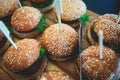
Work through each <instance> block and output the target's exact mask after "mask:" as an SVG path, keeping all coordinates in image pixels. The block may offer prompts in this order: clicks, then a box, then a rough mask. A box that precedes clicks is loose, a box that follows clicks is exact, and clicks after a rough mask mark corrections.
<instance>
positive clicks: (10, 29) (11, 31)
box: [7, 26, 13, 34]
mask: <svg viewBox="0 0 120 80" xmlns="http://www.w3.org/2000/svg"><path fill="white" fill-rule="evenodd" d="M7 29H8V30H9V31H10V34H12V33H13V30H12V28H10V27H8V26H7Z"/></svg>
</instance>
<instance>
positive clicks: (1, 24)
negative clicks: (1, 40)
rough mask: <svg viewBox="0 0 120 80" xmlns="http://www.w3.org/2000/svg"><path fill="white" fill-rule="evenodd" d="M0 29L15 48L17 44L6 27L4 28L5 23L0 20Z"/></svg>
mask: <svg viewBox="0 0 120 80" xmlns="http://www.w3.org/2000/svg"><path fill="white" fill-rule="evenodd" d="M0 30H1V31H2V32H3V34H4V35H5V37H6V38H7V39H8V41H9V42H10V43H11V44H12V45H13V47H14V48H15V49H17V46H16V45H15V43H14V42H13V40H12V39H11V37H10V32H9V31H8V29H7V28H6V26H5V24H4V23H3V22H2V21H0Z"/></svg>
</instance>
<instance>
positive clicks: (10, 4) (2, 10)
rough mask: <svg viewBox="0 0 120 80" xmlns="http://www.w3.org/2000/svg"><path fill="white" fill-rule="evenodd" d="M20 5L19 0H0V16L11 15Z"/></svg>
mask: <svg viewBox="0 0 120 80" xmlns="http://www.w3.org/2000/svg"><path fill="white" fill-rule="evenodd" d="M18 7H19V5H18V2H17V0H0V18H2V17H5V16H8V15H11V14H12V13H13V12H14V11H15V10H16V9H17V8H18Z"/></svg>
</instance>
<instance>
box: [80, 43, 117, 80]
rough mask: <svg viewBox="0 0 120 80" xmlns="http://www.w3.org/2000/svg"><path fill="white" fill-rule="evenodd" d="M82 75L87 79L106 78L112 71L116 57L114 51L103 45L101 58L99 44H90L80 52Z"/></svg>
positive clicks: (102, 79) (103, 79) (104, 79)
mask: <svg viewBox="0 0 120 80" xmlns="http://www.w3.org/2000/svg"><path fill="white" fill-rule="evenodd" d="M81 59H82V70H83V74H84V77H87V78H88V79H89V80H107V78H108V77H110V75H111V74H112V73H114V71H115V68H116V65H117V60H118V57H117V55H116V53H115V52H114V51H113V50H112V49H110V48H108V47H105V46H103V58H102V59H100V54H99V46H98V45H95V46H90V47H88V48H87V49H85V50H84V51H83V52H82V53H81Z"/></svg>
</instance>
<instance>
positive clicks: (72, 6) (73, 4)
mask: <svg viewBox="0 0 120 80" xmlns="http://www.w3.org/2000/svg"><path fill="white" fill-rule="evenodd" d="M68 1H69V0H62V9H63V13H62V14H61V19H62V20H63V21H72V20H76V19H78V18H79V17H81V16H82V15H83V14H85V13H86V5H85V3H84V2H83V1H82V0H70V2H68Z"/></svg>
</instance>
